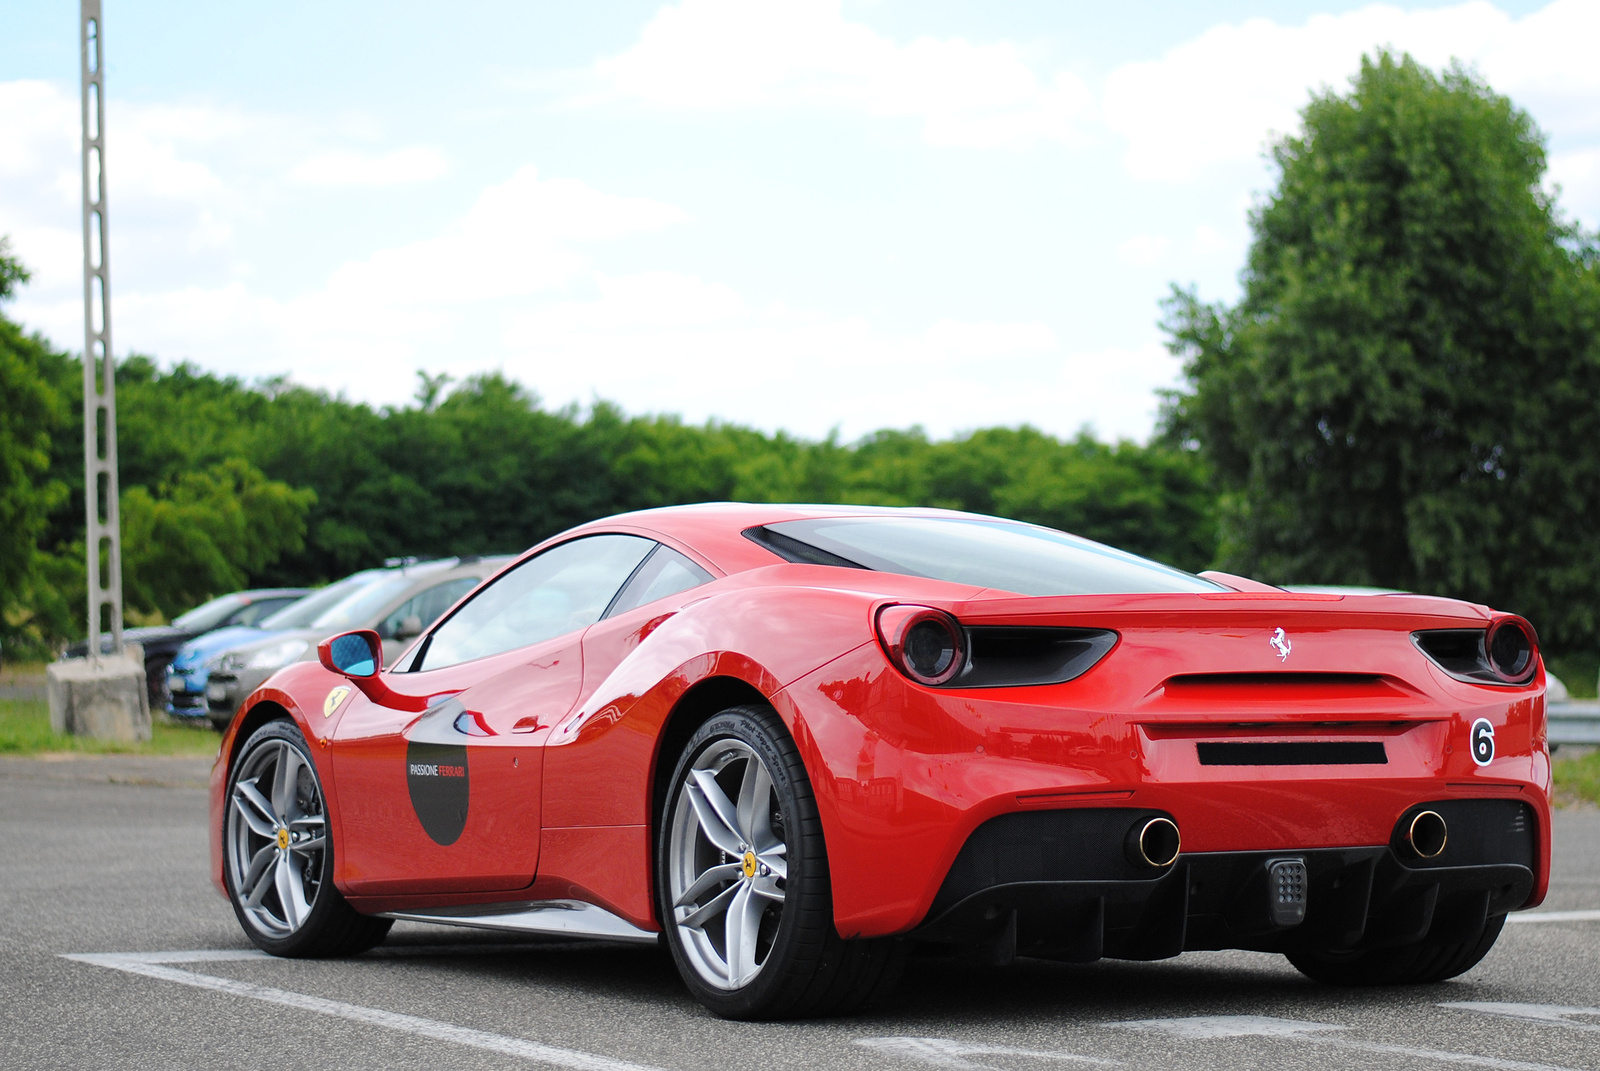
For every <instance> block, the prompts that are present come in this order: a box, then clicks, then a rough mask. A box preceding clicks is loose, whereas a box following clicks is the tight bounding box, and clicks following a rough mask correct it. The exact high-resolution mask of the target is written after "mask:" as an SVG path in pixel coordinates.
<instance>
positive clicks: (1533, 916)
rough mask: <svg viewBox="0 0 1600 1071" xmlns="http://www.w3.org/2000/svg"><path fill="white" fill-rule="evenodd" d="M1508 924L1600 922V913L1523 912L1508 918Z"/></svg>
mask: <svg viewBox="0 0 1600 1071" xmlns="http://www.w3.org/2000/svg"><path fill="white" fill-rule="evenodd" d="M1506 921H1507V922H1600V911H1522V912H1518V913H1516V914H1511V915H1507V916H1506Z"/></svg>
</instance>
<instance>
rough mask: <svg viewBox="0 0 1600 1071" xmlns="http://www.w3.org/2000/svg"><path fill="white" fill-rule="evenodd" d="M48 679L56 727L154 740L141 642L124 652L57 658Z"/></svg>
mask: <svg viewBox="0 0 1600 1071" xmlns="http://www.w3.org/2000/svg"><path fill="white" fill-rule="evenodd" d="M45 677H46V681H45V692H46V694H47V696H48V697H49V700H50V728H51V729H52V730H53V731H55V732H58V733H65V734H69V735H72V736H93V737H97V738H99V739H101V740H125V741H135V740H148V739H150V693H149V690H148V689H147V688H146V686H145V677H144V650H143V649H142V648H141V647H140V646H139V645H138V644H136V643H130V644H128V645H127V646H126V648H125V649H124V650H123V653H122V654H121V655H102V656H101V657H100V658H99V659H94V658H72V659H68V660H66V661H64V662H52V663H50V665H49V667H48V668H47V669H46V670H45Z"/></svg>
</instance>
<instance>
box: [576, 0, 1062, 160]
mask: <svg viewBox="0 0 1600 1071" xmlns="http://www.w3.org/2000/svg"><path fill="white" fill-rule="evenodd" d="M596 71H597V73H598V74H599V75H600V77H601V78H602V79H603V80H604V81H605V82H606V83H607V84H608V85H609V87H610V92H611V94H612V95H613V96H616V97H621V98H625V99H631V100H636V101H639V102H642V103H644V104H646V105H647V106H650V107H653V108H662V109H681V110H730V109H744V108H759V107H789V108H792V107H824V108H840V109H846V110H851V111H860V112H864V113H866V114H868V115H873V116H878V117H882V118H899V119H915V120H920V121H921V122H922V126H923V134H924V136H925V137H926V138H927V140H928V141H930V142H932V143H933V144H936V145H948V146H965V147H976V148H992V147H997V146H1013V145H1026V144H1030V143H1033V142H1037V141H1041V140H1056V141H1063V140H1067V141H1070V140H1074V139H1075V138H1076V130H1077V124H1078V122H1079V120H1080V118H1081V117H1082V116H1083V115H1084V113H1085V112H1086V111H1087V109H1088V107H1089V104H1090V100H1089V95H1088V91H1087V89H1086V87H1085V86H1084V84H1083V82H1082V80H1081V79H1079V78H1078V77H1077V76H1076V75H1074V74H1071V73H1069V72H1058V73H1056V74H1054V75H1053V76H1050V77H1041V76H1039V75H1038V74H1036V73H1035V72H1034V70H1033V69H1032V68H1031V67H1030V66H1029V64H1028V63H1027V61H1026V57H1025V56H1024V54H1023V52H1022V50H1021V49H1020V48H1019V47H1018V46H1016V45H1014V44H1011V43H999V44H973V43H970V42H968V41H965V40H962V39H960V38H952V39H948V40H934V39H932V38H926V37H924V38H918V39H916V40H914V41H912V42H910V43H909V44H898V43H896V42H893V41H890V40H889V39H887V38H884V37H881V36H879V35H878V34H877V33H875V32H874V31H873V30H871V29H870V28H868V27H866V26H863V25H861V24H860V23H854V22H850V21H848V20H846V19H845V17H844V16H843V14H842V13H841V11H840V5H839V0H798V2H792V3H782V4H779V3H752V2H749V0H684V2H683V3H681V4H679V5H677V6H676V7H667V8H664V9H662V10H661V11H660V12H659V13H658V14H657V15H656V16H655V18H653V19H652V20H651V21H650V22H649V24H647V25H646V26H645V28H644V30H643V32H642V33H641V34H640V37H639V41H638V43H636V44H635V45H634V46H633V47H631V48H629V49H628V50H626V51H625V52H622V53H620V54H619V55H616V56H613V57H609V58H607V59H602V60H601V61H599V63H597V64H596Z"/></svg>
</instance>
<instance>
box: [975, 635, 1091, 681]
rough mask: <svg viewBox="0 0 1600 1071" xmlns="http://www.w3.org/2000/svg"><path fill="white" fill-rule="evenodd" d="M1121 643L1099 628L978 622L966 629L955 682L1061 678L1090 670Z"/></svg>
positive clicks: (1073, 676)
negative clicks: (962, 666)
mask: <svg viewBox="0 0 1600 1071" xmlns="http://www.w3.org/2000/svg"><path fill="white" fill-rule="evenodd" d="M1116 645H1117V634H1116V633H1115V632H1110V631H1108V630H1106V629H1097V628H1026V627H1018V626H1010V625H977V626H973V627H970V628H968V629H967V650H968V651H969V652H970V653H969V654H968V655H967V665H966V668H965V669H963V670H962V671H961V673H960V674H959V675H957V677H956V678H955V680H953V681H951V682H950V684H949V687H951V688H1008V687H1009V688H1018V687H1024V686H1026V685H1030V684H1062V683H1065V682H1066V681H1070V680H1072V679H1073V678H1075V677H1080V676H1082V675H1083V674H1084V673H1087V672H1088V671H1089V669H1090V667H1092V666H1093V665H1094V664H1095V663H1096V662H1099V661H1100V659H1102V658H1104V657H1105V656H1106V652H1108V651H1110V650H1111V648H1113V647H1115V646H1116Z"/></svg>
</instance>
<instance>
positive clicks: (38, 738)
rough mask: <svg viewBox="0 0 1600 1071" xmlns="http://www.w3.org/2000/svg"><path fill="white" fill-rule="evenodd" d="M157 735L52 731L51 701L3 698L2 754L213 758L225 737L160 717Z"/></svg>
mask: <svg viewBox="0 0 1600 1071" xmlns="http://www.w3.org/2000/svg"><path fill="white" fill-rule="evenodd" d="M154 720H155V725H154V726H152V729H153V731H154V735H153V736H152V738H151V739H149V740H145V741H142V742H140V743H132V744H129V743H122V742H121V741H117V740H94V739H91V738H89V737H84V736H62V735H60V734H58V733H53V732H51V731H50V704H48V703H46V702H45V701H44V700H43V699H0V755H38V754H40V753H41V752H46V751H75V752H81V753H83V754H90V755H107V754H116V755H189V756H196V757H201V758H210V757H211V756H213V755H215V754H216V753H217V747H218V745H219V744H220V743H221V741H222V737H221V736H219V735H218V734H217V732H216V730H215V729H212V728H211V726H210V725H204V726H198V725H173V724H168V723H166V721H165V719H164V718H160V717H158V718H156V719H154Z"/></svg>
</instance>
